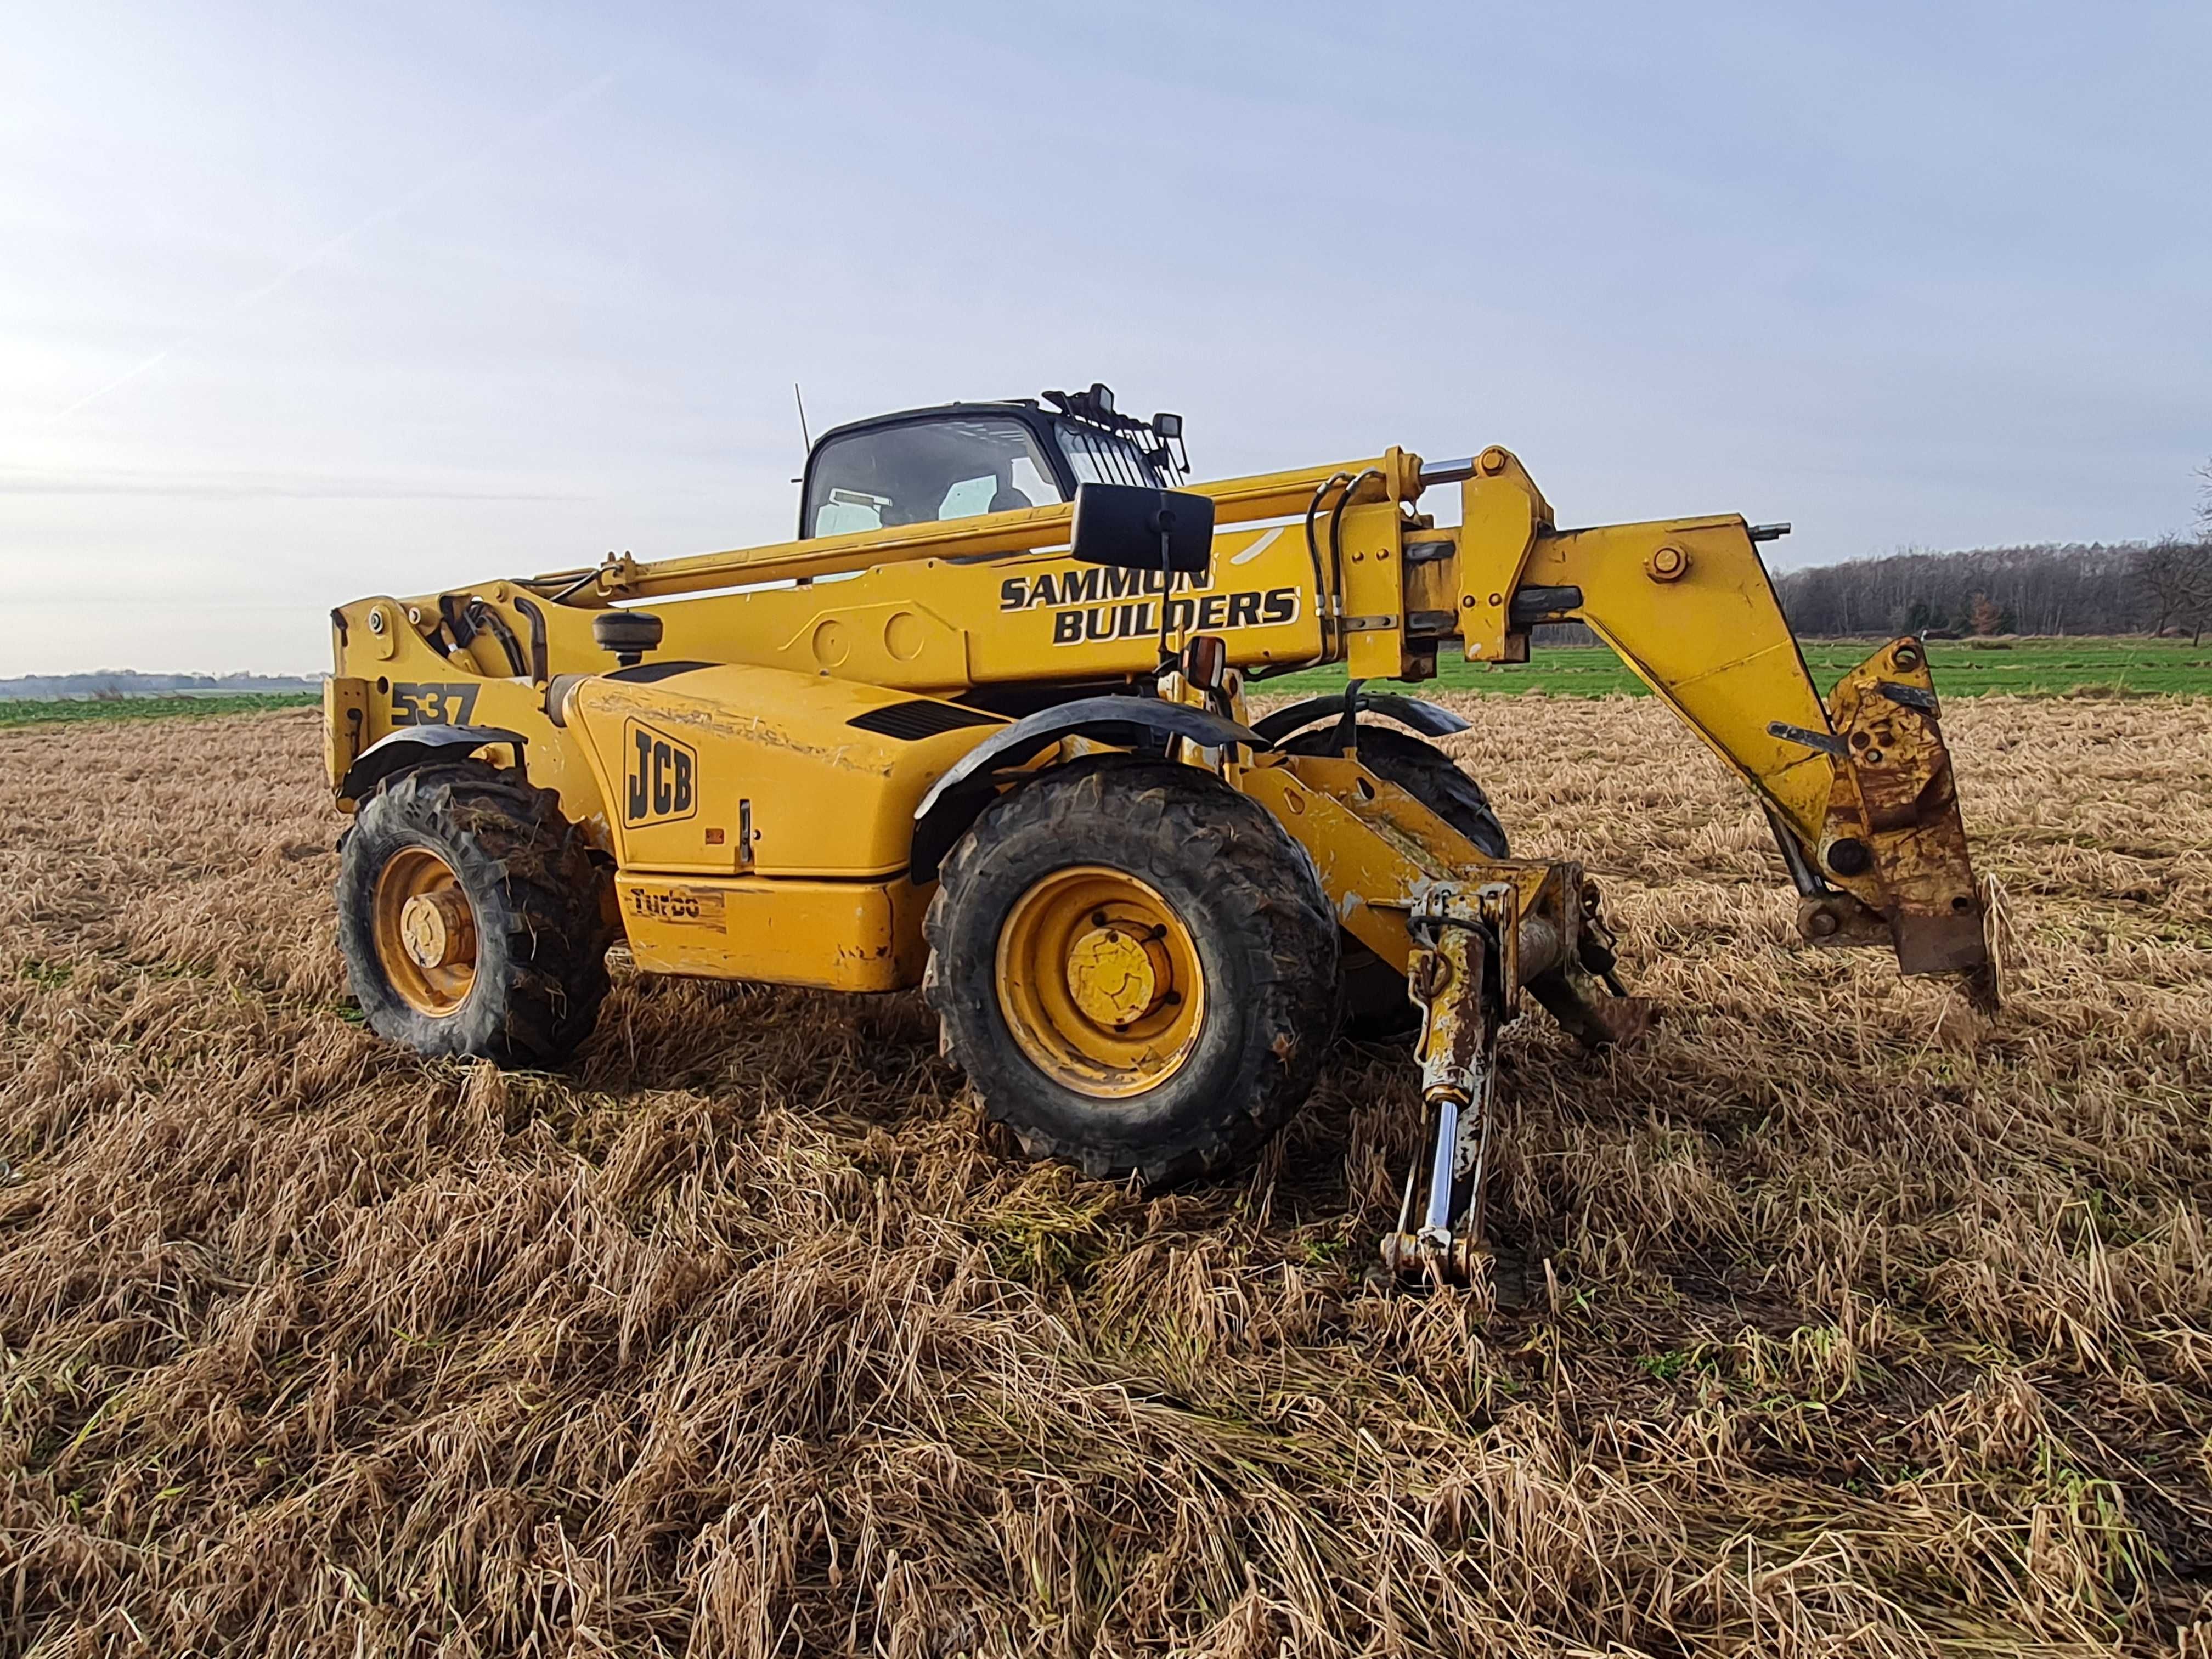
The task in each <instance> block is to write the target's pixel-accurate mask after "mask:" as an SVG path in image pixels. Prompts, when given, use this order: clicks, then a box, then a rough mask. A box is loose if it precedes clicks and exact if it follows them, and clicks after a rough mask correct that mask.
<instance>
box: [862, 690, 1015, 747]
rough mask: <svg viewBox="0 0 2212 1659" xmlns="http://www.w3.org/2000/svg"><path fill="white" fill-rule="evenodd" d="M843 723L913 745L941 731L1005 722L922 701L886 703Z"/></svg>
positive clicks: (977, 712) (950, 705)
mask: <svg viewBox="0 0 2212 1659" xmlns="http://www.w3.org/2000/svg"><path fill="white" fill-rule="evenodd" d="M845 724H846V725H848V726H859V727H860V730H861V731H863V732H875V733H876V734H877V735H878V737H885V738H901V739H902V740H903V741H905V742H908V743H915V742H919V741H920V740H921V738H933V737H936V736H938V735H939V733H941V732H957V731H958V730H959V729H960V728H961V727H962V726H1000V725H1003V724H1004V722H1003V721H1001V720H1000V719H999V717H998V716H997V715H996V714H985V713H983V712H982V710H981V709H979V708H962V707H961V706H960V705H959V704H958V703H957V702H930V701H928V700H927V698H924V699H921V700H919V701H917V702H887V703H885V704H884V706H883V707H882V708H871V709H870V710H868V712H867V713H866V714H855V715H854V716H853V718H852V719H851V720H847V721H846V722H845Z"/></svg>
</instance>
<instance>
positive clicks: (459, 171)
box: [53, 67, 622, 425]
mask: <svg viewBox="0 0 2212 1659" xmlns="http://www.w3.org/2000/svg"><path fill="white" fill-rule="evenodd" d="M621 74H622V69H621V68H620V67H617V68H615V69H611V70H605V71H603V72H602V73H600V74H599V75H595V76H592V78H591V79H590V80H588V81H586V82H584V83H583V84H582V85H580V86H579V87H576V88H574V89H572V90H571V91H569V92H567V93H565V94H562V96H561V97H559V98H556V99H555V100H553V101H552V102H551V103H550V104H549V105H547V106H545V107H544V109H542V110H540V111H538V113H537V114H535V115H532V116H530V117H528V118H526V119H524V120H521V121H519V122H517V123H515V124H514V125H513V126H511V127H509V128H508V129H507V131H505V132H503V133H501V135H500V136H499V137H496V138H495V139H493V140H492V141H491V142H490V143H488V144H486V145H484V146H483V148H482V149H478V150H477V152H476V153H475V154H474V155H471V156H469V157H468V158H467V159H465V161H459V162H456V163H455V164H454V165H453V166H452V167H447V169H446V170H445V171H444V172H443V173H438V174H436V175H435V176H434V177H432V178H430V179H427V180H425V181H424V182H423V183H422V184H419V185H416V186H415V188H414V189H412V190H410V191H407V192H406V194H404V196H401V197H398V199H397V200H395V201H393V202H391V203H389V204H386V206H383V207H380V208H379V209H377V210H376V211H375V212H374V213H371V214H369V215H368V216H367V217H366V218H363V219H362V220H361V221H360V222H358V223H356V224H355V225H353V226H351V227H349V228H347V229H345V230H342V231H340V232H339V233H338V234H337V235H335V236H332V237H331V238H329V239H328V240H325V241H324V242H321V243H319V244H318V245H317V246H315V247H314V248H313V249H312V250H310V251H309V252H307V253H306V254H304V255H303V256H301V258H297V259H295V260H294V261H293V262H292V263H291V264H289V265H287V266H285V267H284V269H283V270H280V271H278V272H277V273H276V276H272V277H271V278H270V280H269V281H267V282H265V283H262V284H261V286H260V287H258V288H256V289H249V290H248V291H247V292H246V293H245V294H242V295H240V296H239V297H238V298H237V299H236V300H235V301H232V303H231V305H230V306H229V307H228V309H227V310H225V311H224V312H222V313H221V314H220V315H218V316H216V317H212V318H210V319H208V320H207V321H205V322H204V323H201V324H200V325H197V327H194V328H191V329H187V330H186V331H185V332H184V333H182V334H179V336H178V337H176V338H175V339H173V340H172V341H170V342H169V343H168V344H167V345H165V346H163V347H162V348H161V349H160V350H159V351H156V352H155V353H154V354H153V355H152V356H149V357H148V358H146V359H145V360H144V361H143V362H139V363H137V364H135V365H133V366H132V367H131V368H127V369H125V370H124V371H123V373H122V374H118V375H117V376H116V377H115V378H114V379H113V380H109V381H108V382H107V383H106V385H104V386H96V387H94V389H93V390H92V391H90V392H86V393H85V395H84V396H83V397H82V398H78V399H77V400H76V402H75V403H73V404H70V406H69V407H68V408H66V409H64V410H61V411H59V412H58V414H56V415H55V416H54V417H53V423H54V424H56V425H58V424H59V423H60V422H64V421H66V420H68V419H69V418H70V416H73V415H76V414H78V413H79V412H81V411H82V410H86V409H88V408H90V407H91V406H92V405H93V404H96V403H98V402H99V401H100V399H101V398H105V397H106V396H107V395H108V393H110V392H115V391H118V390H120V389H121V388H122V387H124V386H128V385H130V384H131V381H133V380H137V379H138V378H139V377H140V376H141V375H143V374H146V373H148V372H149V370H152V369H155V368H159V367H160V366H161V364H162V363H163V362H167V360H168V359H169V358H170V357H172V356H174V355H175V354H176V353H177V351H178V350H179V349H181V348H183V347H185V346H187V345H190V344H191V343H193V342H194V341H195V340H199V339H203V338H204V337H207V336H209V335H210V334H213V333H216V331H219V330H221V329H222V328H224V327H226V326H228V325H229V324H232V323H234V322H236V321H237V320H238V319H239V318H240V317H242V316H244V315H245V314H246V313H247V312H249V311H251V310H252V308H253V307H256V306H258V305H259V304H261V303H262V302H263V301H265V300H267V299H269V298H270V297H271V296H272V295H277V294H281V293H283V291H284V289H287V288H289V286H291V284H292V283H293V282H294V281H295V279H297V278H298V277H300V276H304V275H305V274H306V273H307V272H308V271H310V270H313V269H314V268H315V267H316V266H317V265H319V264H322V263H323V262H324V261H325V260H326V259H328V258H330V257H331V255H332V254H334V253H336V252H338V250H339V249H341V248H343V247H344V246H347V245H348V244H349V243H351V242H353V241H354V240H356V238H358V237H361V236H362V235H364V234H367V233H368V232H369V231H372V230H374V229H376V228H378V227H380V226H382V225H386V224H389V223H391V222H392V221H393V220H394V219H397V218H398V217H399V216H400V215H401V214H403V213H405V212H407V211H409V210H410V209H413V208H416V207H419V206H420V205H421V204H422V203H424V202H427V201H428V200H429V199H430V198H431V197H434V196H435V195H436V194H437V193H438V192H439V191H441V190H443V189H445V188H446V187H447V185H450V184H452V183H453V182H454V181H455V180H456V179H461V178H464V177H465V176H466V175H467V174H469V173H472V172H474V171H476V169H477V168H478V167H482V166H483V165H484V164H485V163H486V162H487V161H491V160H492V159H493V158H494V157H495V156H498V155H502V154H504V153H505V152H506V151H507V150H509V149H513V148H514V146H515V145H517V144H518V143H520V142H521V141H522V140H523V139H525V138H527V137H532V136H533V135H534V134H536V133H538V132H540V131H544V129H545V128H547V127H549V126H550V125H553V124H554V123H555V122H556V121H558V120H560V119H561V118H562V117H563V116H565V115H568V114H569V113H570V112H573V111H574V110H576V109H577V108H579V107H580V106H582V105H584V104H586V103H588V102H590V101H591V100H592V99H594V98H596V97H598V96H599V94H601V93H602V92H605V90H606V89H607V88H609V87H610V86H611V85H613V84H614V82H615V81H616V80H617V78H618V77H619V76H621Z"/></svg>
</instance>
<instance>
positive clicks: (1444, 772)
mask: <svg viewBox="0 0 2212 1659" xmlns="http://www.w3.org/2000/svg"><path fill="white" fill-rule="evenodd" d="M1283 747H1284V748H1285V750H1288V751H1289V752H1290V753H1291V754H1293V755H1334V754H1336V753H1338V752H1339V750H1338V749H1337V746H1336V726H1335V723H1334V721H1332V722H1330V723H1329V724H1328V725H1326V726H1319V727H1316V729H1314V730H1312V731H1310V732H1301V733H1300V734H1299V735H1298V736H1297V737H1295V738H1291V740H1290V741H1289V742H1288V743H1286V744H1284V745H1283ZM1359 763H1360V764H1361V765H1363V766H1364V767H1365V768H1366V769H1368V770H1369V771H1370V772H1372V773H1373V774H1374V775H1376V777H1378V778H1381V779H1382V780H1383V781H1384V782H1386V783H1395V784H1396V785H1397V786H1398V787H1400V788H1401V789H1402V790H1404V791H1405V792H1406V793H1407V794H1409V795H1411V796H1412V797H1413V799H1415V800H1417V801H1419V802H1420V803H1421V805H1424V806H1425V807H1427V808H1428V809H1429V811H1431V812H1434V813H1435V814H1436V815H1437V817H1440V818H1442V819H1443V821H1444V822H1445V823H1449V825H1451V827H1452V828H1453V829H1456V830H1458V831H1459V832H1460V834H1462V836H1466V837H1467V838H1468V840H1469V841H1471V842H1474V844H1475V845H1476V846H1477V847H1479V848H1481V849H1482V850H1483V851H1484V852H1486V853H1487V854H1489V855H1490V856H1491V857H1492V858H1494V859H1502V858H1510V857H1511V856H1512V854H1511V853H1510V852H1509V851H1508V850H1507V843H1506V839H1505V826H1504V824H1502V823H1498V813H1497V812H1496V811H1495V810H1494V809H1493V808H1492V806H1491V805H1490V797H1489V796H1487V795H1486V794H1484V793H1483V792H1482V786H1481V785H1480V784H1479V783H1477V782H1476V781H1474V779H1473V778H1471V777H1469V776H1468V775H1467V774H1466V773H1465V772H1462V770H1460V768H1459V763H1457V762H1456V761H1455V760H1453V759H1452V757H1450V756H1449V755H1447V754H1446V753H1444V751H1443V750H1441V749H1439V748H1437V746H1436V745H1435V744H1431V743H1425V742H1423V741H1422V740H1421V739H1420V738H1417V737H1414V736H1413V734H1412V733H1410V732H1401V731H1400V730H1399V729H1398V728H1397V727H1396V726H1369V725H1365V724H1362V725H1361V726H1360V728H1359ZM1343 950H1344V1034H1345V1035H1346V1036H1349V1037H1353V1038H1357V1039H1358V1040H1361V1041H1363V1042H1380V1041H1387V1040H1389V1039H1390V1038H1394V1037H1402V1036H1408V1035H1410V1034H1411V1033H1412V1032H1413V1031H1414V1030H1418V1029H1419V1025H1420V1023H1421V1016H1420V1011H1419V1009H1417V1008H1415V1007H1414V1006H1413V1001H1412V999H1410V998H1409V997H1407V994H1406V976H1405V975H1403V974H1401V973H1400V972H1399V971H1398V970H1397V969H1395V968H1393V967H1392V966H1391V965H1390V964H1389V963H1387V962H1385V961H1383V958H1382V957H1378V956H1376V954H1375V953H1374V952H1373V951H1370V950H1369V949H1368V948H1367V947H1366V946H1365V945H1362V944H1361V943H1360V942H1359V941H1358V939H1354V938H1352V935H1351V934H1349V933H1346V935H1345V936H1344V947H1343Z"/></svg>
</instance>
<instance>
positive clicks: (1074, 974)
mask: <svg viewBox="0 0 2212 1659" xmlns="http://www.w3.org/2000/svg"><path fill="white" fill-rule="evenodd" d="M1171 989H1173V984H1172V977H1171V972H1170V968H1169V965H1168V956H1167V952H1166V951H1164V950H1163V949H1162V948H1161V947H1160V944H1159V942H1158V940H1157V939H1144V938H1139V937H1138V936H1136V935H1134V934H1133V933H1128V932H1126V931H1124V930H1123V929H1122V928H1121V927H1116V926H1115V925H1114V924H1113V923H1111V922H1109V923H1108V924H1107V925H1106V926H1105V927H1093V928H1092V929H1091V931H1090V932H1089V933H1085V934H1084V935H1083V936H1082V937H1081V938H1080V939H1077V940H1076V941H1075V943H1074V944H1073V945H1072V946H1070V947H1069V950H1068V952H1067V991H1068V994H1069V995H1070V996H1072V997H1073V998H1074V999H1075V1006H1077V1007H1079V1008H1080V1009H1081V1010H1082V1011H1083V1012H1084V1014H1085V1017H1086V1018H1090V1019H1092V1020H1095V1021H1097V1023H1098V1024H1101V1025H1127V1024H1131V1023H1133V1021H1136V1020H1139V1019H1142V1018H1144V1017H1145V1016H1146V1014H1149V1013H1151V1012H1152V1011H1153V1010H1154V1009H1155V1008H1158V1006H1160V1004H1161V1003H1162V1002H1163V1001H1164V1000H1166V998H1167V995H1168V993H1169V992H1170V990H1171Z"/></svg>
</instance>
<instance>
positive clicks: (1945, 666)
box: [1267, 637, 2212, 697]
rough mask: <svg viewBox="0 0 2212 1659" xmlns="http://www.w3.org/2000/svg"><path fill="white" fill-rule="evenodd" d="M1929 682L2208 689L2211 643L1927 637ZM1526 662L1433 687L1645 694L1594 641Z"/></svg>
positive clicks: (1850, 649) (1840, 658) (1285, 685)
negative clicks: (1933, 679) (1931, 673)
mask: <svg viewBox="0 0 2212 1659" xmlns="http://www.w3.org/2000/svg"><path fill="white" fill-rule="evenodd" d="M1878 643H1879V641H1875V640H1807V641H1803V648H1804V652H1805V661H1806V665H1808V667H1810V668H1811V669H1812V671H1813V678H1814V681H1815V682H1816V683H1817V684H1819V685H1820V689H1821V690H1822V691H1823V692H1824V693H1825V692H1826V690H1828V689H1829V688H1830V687H1831V686H1832V685H1833V684H1835V683H1836V681H1837V680H1838V678H1841V677H1842V676H1843V674H1844V671H1846V670H1848V669H1850V668H1853V667H1856V666H1857V665H1858V664H1860V663H1862V662H1863V661H1865V660H1866V659H1867V657H1868V655H1869V653H1871V652H1872V651H1873V650H1874V648H1875V646H1876V645H1877V644H1878ZM1928 653H1929V661H1930V663H1931V664H1932V665H1933V666H1934V668H1935V671H1936V689H1937V690H1939V691H1941V692H1942V693H1943V694H1944V695H1945V696H1953V697H1973V696H1986V695H1988V694H1990V693H1991V692H2008V693H2011V694H2013V695H2015V696H2037V697H2048V696H2069V695H2078V694H2081V693H2084V692H2087V693H2092V694H2096V695H2102V696H2125V695H2147V694H2151V693H2160V692H2163V693H2166V694H2170V695H2179V696H2212V641H2206V642H2205V643H2204V644H2203V645H2201V646H2192V645H2191V644H2190V643H2189V642H2188V641H2185V640H2148V639H2100V638H2087V637H2084V638H2079V639H2024V640H1931V641H1929V643H1928ZM1530 656H1531V658H1532V660H1530V661H1528V662H1526V663H1499V664H1491V663H1470V662H1467V661H1465V660H1463V659H1461V658H1460V657H1458V656H1457V655H1455V654H1453V655H1446V656H1443V657H1442V658H1440V659H1439V660H1438V662H1437V678H1435V679H1433V680H1431V681H1429V682H1428V684H1429V685H1430V686H1431V688H1433V689H1434V690H1439V691H1494V692H1505V693H1513V692H1528V691H1541V692H1545V693H1547V694H1549V695H1550V696H1559V697H1601V696H1605V695H1607V693H1608V692H1613V691H1620V692H1626V693H1627V694H1628V695H1630V696H1644V695H1647V694H1646V692H1645V690H1644V684H1643V682H1641V681H1640V680H1638V678H1636V677H1635V676H1634V675H1632V674H1631V673H1630V672H1629V671H1627V669H1626V668H1624V667H1622V666H1621V664H1620V659H1619V658H1618V657H1616V656H1614V655H1613V653H1612V652H1611V651H1609V650H1607V649H1606V647H1603V646H1600V645H1583V646H1559V647H1553V648H1551V649H1549V650H1547V649H1545V648H1543V647H1537V648H1536V649H1535V650H1534V651H1533V652H1532V653H1530ZM1342 684H1344V671H1343V670H1342V669H1340V668H1316V669H1314V670H1312V671H1310V672H1307V673H1304V674H1287V675H1285V676H1284V677H1283V678H1281V679H1279V680H1270V681H1268V682H1267V690H1269V691H1271V692H1276V691H1287V692H1297V691H1327V690H1332V689H1334V688H1335V687H1337V686H1340V685H1342Z"/></svg>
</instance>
